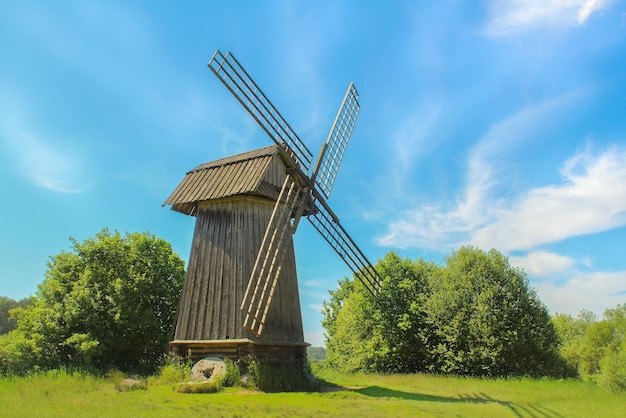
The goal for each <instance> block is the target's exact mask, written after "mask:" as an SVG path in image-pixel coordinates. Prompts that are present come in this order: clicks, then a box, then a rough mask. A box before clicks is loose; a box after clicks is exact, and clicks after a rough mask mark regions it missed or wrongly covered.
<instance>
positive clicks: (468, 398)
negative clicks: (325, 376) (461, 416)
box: [336, 386, 563, 418]
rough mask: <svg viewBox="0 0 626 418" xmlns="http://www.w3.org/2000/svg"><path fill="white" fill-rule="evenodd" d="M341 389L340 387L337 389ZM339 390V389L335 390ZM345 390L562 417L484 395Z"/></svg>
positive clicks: (367, 389)
mask: <svg viewBox="0 0 626 418" xmlns="http://www.w3.org/2000/svg"><path fill="white" fill-rule="evenodd" d="M338 388H341V387H338ZM336 390H341V389H336ZM345 390H351V391H353V392H356V393H360V394H362V395H365V396H370V397H373V398H395V399H403V400H409V401H422V402H440V403H444V402H445V403H476V404H488V403H495V404H498V405H501V406H503V407H505V408H508V409H510V410H511V412H513V413H514V414H515V415H516V416H518V417H556V418H558V417H562V416H563V415H561V414H559V413H558V412H556V411H552V410H550V409H548V408H545V407H541V406H532V405H521V404H518V403H515V402H507V401H501V400H498V399H494V398H492V397H490V396H488V395H487V394H485V393H477V394H472V395H461V396H460V397H446V396H437V395H427V394H422V393H412V392H404V391H401V390H395V389H389V388H384V387H380V386H368V387H364V388H359V389H350V388H345Z"/></svg>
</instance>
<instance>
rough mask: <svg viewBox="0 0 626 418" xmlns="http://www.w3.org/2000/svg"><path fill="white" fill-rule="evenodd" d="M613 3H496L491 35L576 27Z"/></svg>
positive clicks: (565, 0)
mask: <svg viewBox="0 0 626 418" xmlns="http://www.w3.org/2000/svg"><path fill="white" fill-rule="evenodd" d="M611 3H612V1H611V0H492V1H490V2H489V6H488V8H489V22H488V24H487V33H488V34H490V35H492V36H503V35H510V34H512V33H517V32H522V31H525V30H528V29H534V28H538V27H568V26H571V27H575V26H581V25H583V24H585V22H587V20H588V19H589V18H590V16H591V15H593V14H594V13H597V12H599V11H601V10H603V9H605V8H607V7H609V6H610V5H611Z"/></svg>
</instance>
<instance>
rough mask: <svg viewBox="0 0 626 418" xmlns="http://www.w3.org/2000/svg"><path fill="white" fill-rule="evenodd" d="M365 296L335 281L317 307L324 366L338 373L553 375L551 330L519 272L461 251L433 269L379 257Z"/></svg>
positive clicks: (495, 257) (557, 366) (557, 364)
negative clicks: (376, 282) (376, 285)
mask: <svg viewBox="0 0 626 418" xmlns="http://www.w3.org/2000/svg"><path fill="white" fill-rule="evenodd" d="M377 270H378V271H379V272H380V273H381V275H382V276H383V278H384V282H383V287H382V291H381V293H380V295H378V296H377V297H376V298H374V297H372V296H371V295H369V293H367V292H366V291H365V289H363V287H362V286H360V283H359V282H358V281H354V280H348V279H346V280H343V281H341V282H340V287H339V289H338V290H336V291H332V292H331V298H330V301H329V302H325V303H324V311H323V314H324V321H323V323H322V324H323V326H324V327H325V328H326V331H327V334H326V337H327V338H326V345H327V362H328V363H329V364H330V365H332V366H333V367H337V368H341V369H343V370H346V371H382V372H438V373H453V374H464V375H476V376H485V375H488V376H505V375H545V374H561V373H562V371H563V368H562V366H563V364H562V362H561V360H560V356H559V353H558V336H557V334H556V331H555V329H554V326H553V324H552V322H551V318H550V316H549V314H548V311H547V308H546V307H545V305H544V304H543V303H542V302H541V301H540V300H539V298H538V297H537V295H536V293H535V292H534V290H533V289H531V288H530V287H529V286H528V280H527V278H526V275H525V274H524V272H523V271H521V270H519V269H516V268H513V267H511V266H510V265H509V262H508V259H507V258H506V257H504V256H503V255H502V254H500V253H499V252H497V251H495V250H492V251H490V252H489V253H485V252H483V251H481V250H479V249H476V248H473V247H463V248H461V249H459V250H458V251H456V252H453V253H452V254H451V255H450V256H448V257H447V258H446V260H445V265H444V266H436V265H435V264H433V263H428V262H425V261H424V260H421V259H420V260H417V261H414V262H412V261H410V260H408V259H402V258H400V257H399V256H398V255H397V254H395V253H389V254H387V256H385V258H384V260H381V261H379V262H378V264H377Z"/></svg>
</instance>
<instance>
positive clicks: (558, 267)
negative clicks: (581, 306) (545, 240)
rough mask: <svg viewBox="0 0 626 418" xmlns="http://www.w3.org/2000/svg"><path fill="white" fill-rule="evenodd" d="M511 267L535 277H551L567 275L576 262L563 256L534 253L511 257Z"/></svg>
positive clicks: (549, 253)
mask: <svg viewBox="0 0 626 418" xmlns="http://www.w3.org/2000/svg"><path fill="white" fill-rule="evenodd" d="M509 261H510V262H511V265H514V266H517V267H521V268H523V269H524V271H525V272H526V273H528V274H529V275H531V276H533V277H550V276H553V275H556V274H561V273H567V272H569V271H570V270H571V268H572V266H573V265H574V264H575V262H576V261H575V260H574V259H572V258H570V257H566V256H563V255H559V254H555V253H551V252H547V251H534V252H531V253H529V254H526V255H525V256H517V257H509Z"/></svg>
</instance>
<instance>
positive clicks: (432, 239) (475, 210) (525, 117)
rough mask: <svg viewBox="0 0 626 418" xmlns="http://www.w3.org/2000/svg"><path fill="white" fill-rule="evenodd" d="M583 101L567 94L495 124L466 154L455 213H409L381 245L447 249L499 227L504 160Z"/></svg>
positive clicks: (441, 208)
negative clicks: (463, 179)
mask: <svg viewBox="0 0 626 418" xmlns="http://www.w3.org/2000/svg"><path fill="white" fill-rule="evenodd" d="M579 96H580V94H579V93H578V92H574V93H570V94H565V95H562V96H559V97H557V98H555V99H552V100H547V101H545V102H541V103H539V104H537V105H535V106H532V107H529V108H526V109H523V110H521V111H520V112H518V113H516V114H514V115H513V116H511V117H509V118H507V119H505V120H503V121H501V122H498V123H496V124H494V125H493V126H492V127H491V128H490V129H489V130H488V131H487V133H486V134H485V135H484V136H483V137H482V138H480V140H479V141H478V143H477V145H476V146H475V147H473V148H472V149H471V150H470V151H469V152H468V157H467V174H466V181H465V186H464V189H463V191H462V193H461V194H460V195H459V196H458V197H457V199H456V200H455V201H454V202H453V203H452V206H453V207H452V208H450V209H448V208H446V207H445V206H446V205H445V204H429V205H425V206H421V207H417V208H415V209H410V210H407V211H405V212H404V213H402V214H401V216H400V218H399V219H396V220H394V221H393V222H391V224H390V225H389V231H388V232H387V234H386V235H385V236H383V237H380V238H378V240H377V242H378V244H379V245H383V246H395V247H400V248H407V247H414V246H421V247H430V248H438V249H441V248H444V249H449V248H450V247H454V246H458V245H462V244H465V243H467V242H468V241H470V240H471V238H472V236H473V234H474V233H475V232H476V231H478V230H480V229H481V228H484V227H486V226H488V225H490V224H491V223H493V222H495V221H497V219H498V214H499V210H500V209H499V208H500V207H502V206H504V207H506V204H507V202H506V201H505V200H503V198H500V197H497V196H496V189H497V188H498V187H500V186H502V185H503V184H505V180H506V175H505V173H506V172H507V167H506V166H505V164H504V162H503V161H506V160H507V158H506V154H510V153H511V152H512V151H513V150H514V149H515V147H516V146H518V144H520V143H523V142H524V141H526V140H528V138H532V137H533V134H534V132H535V131H536V130H537V129H539V127H540V126H541V127H542V128H543V129H545V128H546V126H548V125H549V124H550V121H551V120H553V119H555V115H557V114H558V113H559V112H562V111H563V109H565V108H566V106H568V105H569V103H571V102H573V101H575V100H577V99H578V98H579ZM403 178H404V179H406V175H405V176H404V177H403Z"/></svg>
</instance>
